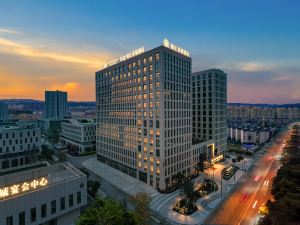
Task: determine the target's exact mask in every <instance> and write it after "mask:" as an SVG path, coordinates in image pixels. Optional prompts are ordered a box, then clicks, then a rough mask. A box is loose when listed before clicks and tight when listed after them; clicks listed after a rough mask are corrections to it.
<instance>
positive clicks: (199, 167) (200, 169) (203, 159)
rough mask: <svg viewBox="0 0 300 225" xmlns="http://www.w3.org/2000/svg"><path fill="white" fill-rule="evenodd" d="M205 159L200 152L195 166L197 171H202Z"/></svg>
mask: <svg viewBox="0 0 300 225" xmlns="http://www.w3.org/2000/svg"><path fill="white" fill-rule="evenodd" d="M205 160H206V157H205V155H204V154H203V153H201V154H200V155H199V161H198V163H197V167H196V169H197V171H198V173H199V172H203V171H204V161H205Z"/></svg>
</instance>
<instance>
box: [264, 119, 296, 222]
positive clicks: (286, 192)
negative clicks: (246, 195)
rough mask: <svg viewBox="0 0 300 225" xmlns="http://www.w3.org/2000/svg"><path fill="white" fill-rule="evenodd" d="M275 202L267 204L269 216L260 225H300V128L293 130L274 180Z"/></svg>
mask: <svg viewBox="0 0 300 225" xmlns="http://www.w3.org/2000/svg"><path fill="white" fill-rule="evenodd" d="M272 195H273V196H274V201H271V200H269V201H268V202H267V204H266V206H267V209H268V210H267V211H268V212H267V214H266V216H265V217H264V218H263V219H262V220H261V221H260V223H259V224H260V225H296V224H298V225H299V224H300V126H298V125H296V126H294V127H293V129H292V134H291V138H290V140H289V141H288V142H287V143H286V147H285V149H284V154H283V158H282V166H281V167H280V169H279V170H278V172H277V176H276V177H275V178H274V180H273V185H272Z"/></svg>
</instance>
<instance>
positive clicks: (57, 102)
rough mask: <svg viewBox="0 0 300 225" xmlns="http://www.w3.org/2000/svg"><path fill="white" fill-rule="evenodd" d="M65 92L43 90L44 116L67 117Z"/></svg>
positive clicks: (48, 117)
mask: <svg viewBox="0 0 300 225" xmlns="http://www.w3.org/2000/svg"><path fill="white" fill-rule="evenodd" d="M67 101H68V94H67V92H62V91H45V118H47V119H64V118H66V117H67Z"/></svg>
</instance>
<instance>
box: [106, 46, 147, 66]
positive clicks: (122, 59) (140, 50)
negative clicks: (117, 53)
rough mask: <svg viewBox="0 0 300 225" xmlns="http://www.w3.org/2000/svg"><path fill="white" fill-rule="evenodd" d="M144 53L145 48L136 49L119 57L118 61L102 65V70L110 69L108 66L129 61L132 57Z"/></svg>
mask: <svg viewBox="0 0 300 225" xmlns="http://www.w3.org/2000/svg"><path fill="white" fill-rule="evenodd" d="M144 52H145V48H144V47H141V48H138V49H136V50H134V51H132V52H129V53H128V54H126V55H123V56H121V57H120V58H118V59H114V60H112V61H110V62H108V63H106V64H104V68H107V67H110V66H112V65H115V64H117V63H119V62H122V61H125V60H127V59H130V58H132V57H134V56H137V55H140V54H142V53H144Z"/></svg>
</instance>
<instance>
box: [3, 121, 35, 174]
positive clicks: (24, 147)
mask: <svg viewBox="0 0 300 225" xmlns="http://www.w3.org/2000/svg"><path fill="white" fill-rule="evenodd" d="M40 147H41V131H40V129H39V128H38V127H36V126H34V125H27V124H23V125H2V126H0V174H1V173H5V172H7V171H11V170H16V169H20V168H24V167H31V166H34V165H37V164H40V162H38V160H37V153H38V152H39V151H40Z"/></svg>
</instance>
